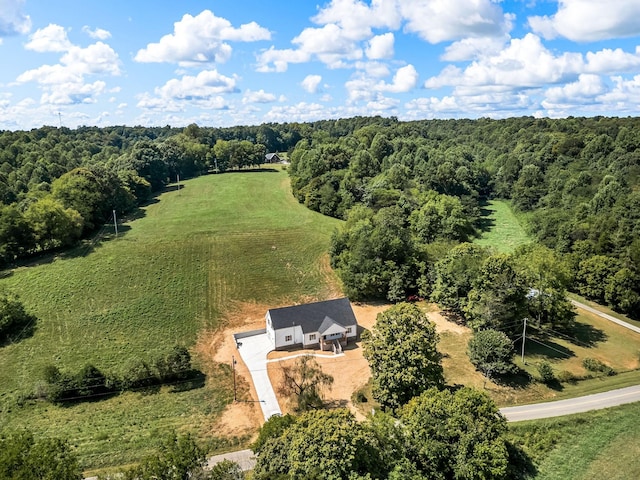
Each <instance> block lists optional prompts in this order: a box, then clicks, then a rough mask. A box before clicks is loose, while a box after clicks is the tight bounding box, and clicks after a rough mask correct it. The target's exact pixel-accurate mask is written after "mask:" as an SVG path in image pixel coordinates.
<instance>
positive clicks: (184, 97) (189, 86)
mask: <svg viewBox="0 0 640 480" xmlns="http://www.w3.org/2000/svg"><path fill="white" fill-rule="evenodd" d="M236 83H237V77H235V76H233V77H228V76H226V75H222V74H221V73H219V72H218V71H217V70H203V71H201V72H200V73H198V74H197V75H195V76H194V75H183V76H182V77H181V78H172V79H171V80H169V81H168V82H166V83H165V84H164V85H162V86H161V87H157V88H155V89H154V91H153V94H150V93H148V92H146V93H143V94H142V95H140V96H139V101H138V103H137V106H138V107H140V108H143V109H146V110H158V111H163V110H164V111H167V112H181V111H185V110H186V108H187V106H195V107H198V108H203V109H212V110H222V109H227V108H228V105H227V101H226V100H225V98H224V97H223V94H226V93H235V92H237V91H238V88H237V86H236Z"/></svg>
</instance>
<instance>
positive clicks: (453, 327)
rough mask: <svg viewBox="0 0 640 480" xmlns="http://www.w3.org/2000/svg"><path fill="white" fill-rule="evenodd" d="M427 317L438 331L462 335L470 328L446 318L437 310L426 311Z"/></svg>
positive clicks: (469, 330) (468, 331)
mask: <svg viewBox="0 0 640 480" xmlns="http://www.w3.org/2000/svg"><path fill="white" fill-rule="evenodd" d="M426 313H427V318H429V320H431V321H432V322H433V323H435V324H436V330H437V331H438V333H441V332H453V333H457V334H459V335H464V334H466V333H470V332H471V329H470V328H469V327H465V326H463V325H458V324H457V323H455V322H452V321H450V320H447V318H446V317H445V316H444V315H442V312H439V311H430V312H426Z"/></svg>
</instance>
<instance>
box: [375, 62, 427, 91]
mask: <svg viewBox="0 0 640 480" xmlns="http://www.w3.org/2000/svg"><path fill="white" fill-rule="evenodd" d="M417 84H418V72H417V71H416V69H415V67H414V66H413V65H406V66H404V67H402V68H399V69H398V71H397V72H396V74H395V75H394V76H393V81H392V82H391V83H384V82H382V83H380V84H378V85H377V87H376V88H377V90H379V91H382V92H391V93H405V92H408V91H409V90H411V89H413V88H415V86H416V85H417Z"/></svg>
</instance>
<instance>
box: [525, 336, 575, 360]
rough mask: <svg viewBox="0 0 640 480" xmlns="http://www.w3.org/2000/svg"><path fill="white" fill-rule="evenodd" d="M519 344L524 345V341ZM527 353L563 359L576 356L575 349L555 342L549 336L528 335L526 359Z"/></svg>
mask: <svg viewBox="0 0 640 480" xmlns="http://www.w3.org/2000/svg"><path fill="white" fill-rule="evenodd" d="M519 345H522V342H519ZM518 348H520V347H518ZM527 355H540V356H544V357H547V358H553V359H563V360H564V359H567V358H571V357H575V356H576V354H575V352H574V351H573V350H571V349H569V348H567V347H565V346H564V345H560V344H559V343H557V342H554V341H553V340H552V339H551V338H549V337H547V336H535V337H534V336H527V343H526V345H525V360H526V356H527Z"/></svg>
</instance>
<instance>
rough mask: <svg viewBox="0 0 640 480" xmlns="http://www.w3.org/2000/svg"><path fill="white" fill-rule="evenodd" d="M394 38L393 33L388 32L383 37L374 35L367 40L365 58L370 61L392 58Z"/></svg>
mask: <svg viewBox="0 0 640 480" xmlns="http://www.w3.org/2000/svg"><path fill="white" fill-rule="evenodd" d="M394 41H395V37H394V35H393V33H391V32H388V33H385V34H383V35H376V36H375V37H373V38H372V39H371V40H369V46H368V47H367V50H366V53H367V57H369V58H370V59H372V60H378V59H382V58H391V57H393V44H394Z"/></svg>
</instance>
